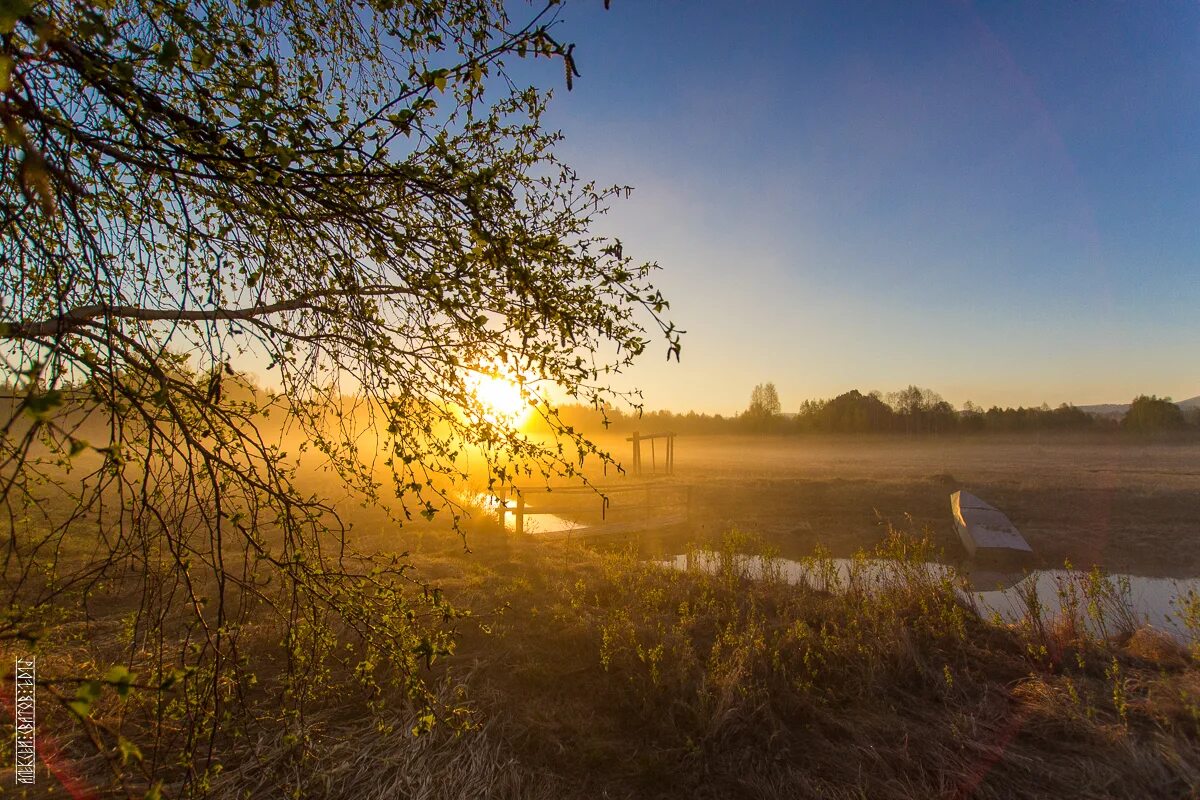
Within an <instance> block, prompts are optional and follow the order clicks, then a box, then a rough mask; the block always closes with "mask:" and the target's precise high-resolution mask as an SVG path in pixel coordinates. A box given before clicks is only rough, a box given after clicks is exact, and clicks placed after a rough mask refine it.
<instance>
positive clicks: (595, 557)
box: [80, 530, 1200, 800]
mask: <svg viewBox="0 0 1200 800" xmlns="http://www.w3.org/2000/svg"><path fill="white" fill-rule="evenodd" d="M472 543H473V545H474V546H475V549H474V552H471V553H466V552H464V551H463V549H462V546H461V541H460V540H459V539H457V538H456V537H453V536H450V535H446V536H439V535H436V534H432V533H430V534H426V535H424V536H423V537H422V539H421V541H420V542H419V543H418V547H417V549H416V551H415V552H414V556H413V558H414V560H415V562H416V564H417V565H418V567H419V569H420V570H421V572H422V574H423V575H425V576H426V577H427V578H429V579H432V580H436V581H437V582H438V583H439V584H440V585H441V586H442V587H443V588H444V589H445V591H446V592H447V594H448V595H450V596H452V597H454V598H455V599H456V602H457V604H458V605H460V606H463V605H465V606H469V607H471V608H472V610H473V611H474V614H475V616H474V617H472V618H471V619H469V620H466V621H465V622H463V623H462V624H461V629H460V637H459V638H460V641H459V646H458V651H457V654H456V655H455V656H453V657H452V658H450V659H448V660H446V661H442V662H439V663H438V664H437V665H435V669H434V671H433V672H432V673H431V674H430V676H429V677H430V680H431V681H432V682H433V684H434V685H440V686H443V687H444V688H443V690H442V692H443V697H444V699H445V700H446V701H447V704H448V705H462V706H464V707H465V708H467V709H469V712H470V714H469V719H470V720H471V724H470V726H469V727H468V729H467V730H455V729H453V728H452V727H451V726H439V727H437V728H435V730H434V732H433V733H431V734H426V735H423V736H420V737H413V736H412V735H411V733H410V730H411V728H412V727H413V725H414V720H413V719H412V713H411V712H409V711H406V710H405V709H404V707H403V706H399V705H398V706H396V707H395V708H391V709H389V710H386V711H384V712H383V713H382V714H381V715H371V714H369V713H367V711H366V702H365V700H366V699H365V698H364V697H362V696H361V695H360V694H356V693H355V691H354V690H353V689H351V688H350V687H351V682H350V681H348V680H347V681H341V680H340V679H339V677H338V676H336V675H334V676H332V677H331V680H330V684H329V690H330V691H329V695H328V697H327V698H325V700H324V702H323V703H322V704H320V706H319V707H314V708H313V709H312V711H311V713H309V714H308V715H307V717H306V720H305V728H304V730H303V731H302V732H301V733H302V735H299V736H297V735H296V734H297V732H296V731H289V730H288V729H287V728H286V727H284V726H280V727H278V728H271V727H266V728H262V729H259V730H257V731H254V732H252V734H251V735H247V736H244V737H241V738H238V739H231V740H229V741H227V742H225V743H224V744H223V745H222V748H221V753H220V760H221V763H222V765H223V770H222V771H221V772H220V773H219V774H218V775H216V777H215V779H214V780H213V781H212V783H211V794H212V795H213V796H215V797H220V798H242V797H251V798H256V797H280V796H295V797H314V798H354V800H360V799H361V800H367V799H370V798H380V799H381V800H382V798H423V799H424V798H428V799H429V800H434V799H435V798H466V797H494V798H541V797H546V798H550V797H554V798H581V799H582V798H597V797H608V798H729V797H734V798H737V797H746V798H750V797H754V798H804V797H812V798H868V797H869V798H885V799H887V798H896V799H897V800H899V799H900V798H904V799H905V800H907V799H908V798H928V797H963V798H965V797H976V798H1025V797H1047V798H1049V797H1053V798H1095V797H1130V798H1134V797H1136V798H1144V797H1187V796H1197V794H1198V792H1200V667H1198V665H1197V661H1196V658H1195V655H1196V654H1195V653H1193V652H1189V650H1188V649H1187V648H1185V647H1182V646H1180V645H1179V644H1177V643H1175V642H1173V641H1172V640H1170V639H1167V638H1165V637H1163V636H1162V635H1160V634H1158V633H1156V632H1154V631H1150V630H1146V629H1135V630H1130V629H1128V628H1126V627H1125V626H1124V623H1123V621H1122V619H1121V617H1120V614H1117V615H1116V616H1115V617H1114V618H1113V619H1112V620H1111V624H1110V627H1109V628H1108V635H1107V636H1102V635H1100V634H1099V633H1096V632H1095V631H1096V628H1095V626H1088V625H1083V624H1080V623H1079V622H1078V621H1076V622H1072V621H1070V620H1063V619H1049V620H1048V619H1039V620H1027V621H1026V623H1025V624H1022V625H1016V626H1001V625H997V624H994V623H992V622H988V621H985V620H983V619H981V618H980V617H979V616H978V615H977V614H975V613H974V611H973V610H972V609H970V608H968V607H967V606H965V605H964V604H963V603H962V601H961V600H960V599H959V596H958V594H957V593H956V592H955V585H954V582H953V579H952V578H947V577H945V576H943V575H941V574H940V573H936V572H934V571H931V570H928V569H926V568H925V567H924V560H925V559H926V558H927V557H928V556H929V555H930V553H929V551H928V544H927V543H921V542H913V541H910V540H906V539H903V538H900V537H893V538H891V539H889V540H888V541H887V542H886V543H885V544H884V545H883V546H882V547H881V549H880V551H879V552H875V553H871V554H870V555H871V556H879V557H891V558H893V559H894V560H893V562H892V563H894V565H895V566H894V569H892V570H890V571H889V572H887V573H886V574H885V575H883V576H878V575H876V576H874V580H871V581H867V580H858V581H857V582H854V583H853V588H851V589H850V590H848V591H845V592H830V591H825V590H824V589H823V588H822V587H821V586H820V585H819V581H815V580H814V581H813V582H814V583H816V584H818V585H815V586H808V585H791V584H788V583H786V582H785V581H783V580H782V579H781V578H780V576H779V572H778V570H773V569H772V568H771V563H772V561H771V557H772V554H771V553H769V552H765V551H763V550H762V549H761V546H759V545H757V544H756V543H755V541H754V540H753V539H750V538H748V537H742V536H736V535H734V536H730V537H727V538H726V539H725V540H724V543H723V546H722V548H720V549H718V550H716V551H713V552H709V553H704V554H697V557H696V558H695V559H694V560H693V567H694V568H692V569H688V570H675V569H667V568H664V567H662V566H659V565H657V564H653V563H648V562H646V561H643V560H639V559H638V558H637V557H636V556H635V555H634V554H632V553H627V552H620V553H611V552H610V553H599V552H595V551H591V550H586V549H583V548H580V547H577V546H571V545H566V544H560V545H545V544H539V545H531V544H526V543H522V542H517V541H515V540H513V539H512V538H510V537H504V536H502V535H500V534H497V533H495V532H490V533H488V532H485V531H484V530H479V531H477V532H476V533H475V534H474V538H473V539H472ZM756 548H759V549H758V551H757V554H758V556H759V557H760V558H759V560H758V561H757V562H753V563H754V564H755V565H756V566H755V567H754V568H753V569H751V566H750V564H751V562H748V561H747V560H746V559H745V558H744V557H743V554H744V553H746V552H754V551H755V549H756ZM863 563H865V561H864V562H863ZM814 567H815V569H816V572H815V573H814V574H819V572H820V567H821V562H819V561H818V562H814ZM751 572H754V573H755V574H754V575H751ZM1091 585H1092V586H1094V587H1098V586H1099V584H1095V583H1094V582H1093V583H1092V584H1091ZM1087 587H1088V584H1087V583H1086V582H1085V583H1083V584H1081V585H1080V587H1079V591H1080V592H1082V593H1083V594H1082V595H1081V603H1080V605H1079V608H1080V609H1081V611H1080V613H1081V614H1086V613H1088V611H1087V609H1088V608H1091V607H1094V608H1097V609H1103V608H1106V607H1107V606H1106V604H1105V602H1101V601H1103V600H1104V598H1097V597H1092V596H1089V595H1088V594H1087V593H1088V592H1089V591H1098V589H1092V590H1089V589H1088V588H1087ZM82 655H83V654H80V657H82ZM264 697H269V693H264ZM93 766H94V765H93ZM88 767H89V765H88V764H86V763H83V764H81V768H82V769H83V770H84V772H85V774H88V777H89V780H90V781H91V782H92V784H93V785H96V786H104V785H107V784H105V782H104V781H105V779H104V776H103V773H101V772H99V771H98V770H93V771H91V772H90V773H88V772H87V769H88ZM164 788H165V790H166V791H165V794H166V796H172V791H171V788H172V787H171V786H169V785H168V786H166V787H164ZM101 794H103V793H101ZM112 795H113V796H119V794H118V793H116V792H113V793H112ZM98 796H100V795H98Z"/></svg>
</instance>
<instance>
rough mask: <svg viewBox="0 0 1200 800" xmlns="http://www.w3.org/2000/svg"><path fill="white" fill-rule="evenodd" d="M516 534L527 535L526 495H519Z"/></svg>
mask: <svg viewBox="0 0 1200 800" xmlns="http://www.w3.org/2000/svg"><path fill="white" fill-rule="evenodd" d="M516 532H517V536H520V535H521V534H523V533H525V495H524V494H518V495H517V511H516Z"/></svg>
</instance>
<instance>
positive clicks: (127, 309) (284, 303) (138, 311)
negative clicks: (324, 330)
mask: <svg viewBox="0 0 1200 800" xmlns="http://www.w3.org/2000/svg"><path fill="white" fill-rule="evenodd" d="M398 294H413V291H412V290H411V289H408V288H405V287H402V286H369V287H364V288H360V289H341V290H334V289H329V290H326V291H320V292H310V293H308V294H302V295H299V296H297V297H294V298H292V299H290V300H280V301H279V302H277V303H270V304H266V305H256V306H250V307H249V308H212V309H199V308H198V309H184V308H177V309H156V308H140V307H138V306H119V305H108V304H105V303H100V304H96V305H89V306H79V307H78V308H73V309H70V310H69V311H65V312H63V313H62V314H59V315H58V316H56V317H51V318H50V319H46V320H42V321H41V322H10V323H7V324H6V323H0V339H45V338H48V337H55V336H62V335H64V334H67V333H70V332H71V331H73V330H75V329H77V328H81V327H83V326H85V325H93V324H95V323H97V322H98V321H100V320H104V321H108V320H113V319H128V320H135V321H138V322H220V321H237V320H242V321H246V320H252V319H256V318H258V317H266V316H271V315H273V314H280V313H283V312H285V311H300V310H301V309H314V308H316V307H317V306H316V302H317V301H318V300H323V299H328V298H334V297H379V296H387V295H398Z"/></svg>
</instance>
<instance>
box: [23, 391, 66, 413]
mask: <svg viewBox="0 0 1200 800" xmlns="http://www.w3.org/2000/svg"><path fill="white" fill-rule="evenodd" d="M62 402H63V395H62V392H60V391H59V390H57V389H51V390H50V391H48V392H43V393H42V394H38V395H31V396H30V397H29V398H28V399H27V400H26V401H25V413H27V414H29V415H30V416H32V417H33V418H34V419H45V418H46V417H47V416H49V414H50V412H51V411H53V410H54V409H56V408H58V407H59V406H61V405H62Z"/></svg>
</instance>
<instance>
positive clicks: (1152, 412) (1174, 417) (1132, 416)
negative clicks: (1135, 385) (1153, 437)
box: [1121, 394, 1187, 432]
mask: <svg viewBox="0 0 1200 800" xmlns="http://www.w3.org/2000/svg"><path fill="white" fill-rule="evenodd" d="M1121 427H1122V428H1124V429H1125V430H1130V431H1142V432H1145V431H1163V430H1168V431H1169V430H1178V429H1180V428H1184V427H1187V420H1186V419H1185V418H1184V416H1183V410H1182V409H1180V408H1179V406H1177V405H1175V404H1174V403H1172V402H1171V398H1169V397H1164V398H1159V397H1155V396H1154V395H1149V396H1147V395H1144V394H1143V395H1138V396H1137V397H1135V398H1134V399H1133V403H1131V404H1130V406H1129V410H1128V411H1126V412H1125V416H1123V417H1122V418H1121Z"/></svg>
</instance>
